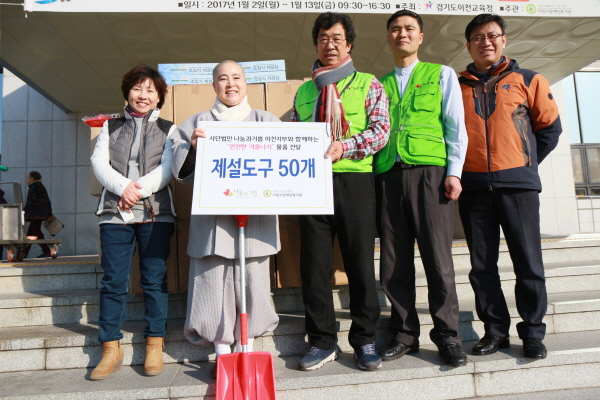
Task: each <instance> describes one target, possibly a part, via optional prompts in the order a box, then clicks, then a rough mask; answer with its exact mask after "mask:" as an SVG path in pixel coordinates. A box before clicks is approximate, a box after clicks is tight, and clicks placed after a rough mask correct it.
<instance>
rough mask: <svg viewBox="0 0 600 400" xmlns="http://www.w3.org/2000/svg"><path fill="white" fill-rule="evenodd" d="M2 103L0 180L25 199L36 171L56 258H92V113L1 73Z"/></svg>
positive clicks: (562, 220) (549, 177) (566, 151)
mask: <svg viewBox="0 0 600 400" xmlns="http://www.w3.org/2000/svg"><path fill="white" fill-rule="evenodd" d="M552 91H553V93H554V95H555V98H556V99H557V102H558V105H559V109H560V112H561V118H562V119H563V129H565V132H564V134H563V135H561V140H560V143H559V145H558V147H557V149H556V150H555V151H554V152H552V153H551V154H550V156H549V157H548V158H547V159H546V160H545V161H544V162H543V163H542V165H541V166H540V175H541V178H542V185H543V191H542V193H541V195H540V198H541V229H542V234H545V235H568V234H572V233H576V232H578V231H579V220H578V212H577V203H576V198H575V185H574V182H573V170H572V164H571V150H570V144H569V138H568V132H566V130H567V124H566V118H567V117H566V111H565V104H564V100H563V96H562V85H561V84H560V83H558V84H556V85H553V86H552ZM2 103H3V113H2V119H3V123H2V142H1V143H2V147H1V154H2V164H3V165H6V166H8V167H9V170H8V171H6V172H0V181H2V182H6V181H20V182H21V184H22V188H23V195H26V192H27V187H26V186H25V178H26V175H27V172H28V171H31V170H37V171H39V172H40V173H41V174H42V177H43V178H42V181H43V183H44V185H45V186H46V188H47V189H48V192H49V194H50V199H51V200H52V207H53V211H54V214H55V215H56V216H57V217H58V218H59V219H60V220H61V221H62V222H63V223H64V224H65V229H63V230H62V231H61V232H60V233H59V234H58V235H57V236H56V237H57V238H60V239H62V240H63V244H62V246H61V248H60V255H61V256H67V255H85V254H97V252H98V250H97V249H98V247H97V246H98V229H97V223H98V220H97V217H96V216H95V215H94V211H95V209H96V206H97V198H95V197H93V196H90V194H89V193H90V188H89V176H90V160H89V158H90V134H89V128H88V126H87V125H85V124H84V123H83V122H81V118H82V117H83V116H84V115H94V114H97V112H94V111H90V112H88V113H79V114H66V113H64V112H63V111H62V110H60V109H59V108H58V107H56V106H55V105H54V104H52V103H51V102H50V101H49V100H47V99H46V98H44V97H43V96H42V95H40V94H39V93H38V92H36V91H35V90H34V89H32V88H31V87H29V86H28V85H26V84H25V83H24V82H23V81H21V80H20V79H19V78H17V77H16V76H14V75H13V74H11V73H10V72H9V71H8V70H6V69H5V70H4V85H3V93H2ZM114 111H115V112H118V111H120V110H114ZM5 191H6V190H5ZM37 250H38V249H35V248H33V249H32V251H31V254H30V255H31V256H35V255H36V254H37V253H36V252H37Z"/></svg>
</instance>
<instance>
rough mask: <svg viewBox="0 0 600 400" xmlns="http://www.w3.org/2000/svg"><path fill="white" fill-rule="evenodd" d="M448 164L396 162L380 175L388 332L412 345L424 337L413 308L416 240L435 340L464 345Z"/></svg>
mask: <svg viewBox="0 0 600 400" xmlns="http://www.w3.org/2000/svg"><path fill="white" fill-rule="evenodd" d="M445 178H446V168H444V167H438V166H432V165H428V166H408V165H407V164H401V163H399V162H397V163H396V164H395V165H394V167H392V169H390V170H389V171H387V172H385V173H383V174H380V175H377V197H378V202H377V204H378V210H377V213H378V221H379V237H380V239H381V271H380V278H381V286H382V288H383V291H384V292H385V294H386V295H387V297H388V299H389V300H390V302H391V303H392V314H391V318H390V330H391V331H392V333H394V334H395V335H396V339H397V340H400V341H401V342H402V343H404V344H407V345H412V344H414V343H415V342H416V341H417V340H418V338H419V335H420V324H419V317H418V315H417V310H416V307H415V299H416V288H415V261H414V257H415V239H416V241H417V244H418V245H419V253H420V254H421V259H422V260H423V266H424V269H425V275H426V278H427V286H428V299H429V312H430V314H431V317H432V319H433V329H432V330H431V332H430V333H429V336H430V338H431V340H432V341H433V342H434V343H435V344H436V345H437V346H438V347H440V346H441V345H443V344H444V343H461V342H462V336H461V335H460V334H459V333H458V297H457V294H456V284H455V280H454V264H453V262H452V236H453V233H454V209H453V202H452V201H450V200H448V199H447V198H446V196H445V195H444V193H445V190H444V181H445Z"/></svg>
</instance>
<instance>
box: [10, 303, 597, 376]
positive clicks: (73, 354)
mask: <svg viewBox="0 0 600 400" xmlns="http://www.w3.org/2000/svg"><path fill="white" fill-rule="evenodd" d="M507 301H508V304H509V310H510V312H511V316H512V317H513V323H512V326H511V332H510V334H511V336H512V337H513V338H514V339H513V343H515V344H516V343H520V341H519V340H518V339H517V333H516V328H515V326H516V323H517V322H518V321H519V320H520V319H519V317H518V313H517V310H516V307H515V305H514V299H512V298H508V299H507ZM460 307H461V312H460V324H459V329H460V332H461V334H462V335H463V338H464V340H465V341H473V340H478V339H479V338H480V337H481V336H482V335H483V334H484V328H483V324H482V323H481V322H480V321H479V320H477V317H476V314H475V311H474V304H473V302H472V301H471V302H470V301H464V302H461V304H460ZM417 309H418V312H419V319H420V321H421V332H422V333H421V336H420V342H421V344H424V345H427V344H431V340H430V339H429V330H431V329H432V328H433V322H432V320H431V316H430V315H429V312H428V308H427V304H418V306H417ZM336 316H337V319H338V325H339V327H338V330H339V335H338V340H339V342H338V344H339V346H340V348H341V349H342V350H343V351H351V350H352V349H351V346H350V344H349V343H348V338H347V336H348V331H349V330H350V325H351V319H350V312H349V311H348V310H344V309H340V310H337V312H336ZM389 316H390V310H389V308H384V309H383V310H382V314H381V318H380V320H379V324H378V331H377V338H376V344H377V346H378V347H383V346H384V345H386V344H387V343H388V342H389V340H390V334H389V332H388V330H387V326H388V324H389ZM183 322H184V321H183V320H182V319H170V320H169V324H168V334H167V337H166V348H165V353H164V361H165V363H176V362H188V361H207V360H211V359H214V352H213V349H212V347H202V346H196V345H192V344H191V343H189V342H188V341H187V339H186V338H185V337H184V335H183ZM545 323H546V324H547V333H548V334H549V335H550V334H554V333H566V332H575V331H585V330H599V331H600V291H588V292H576V293H559V294H553V295H550V296H549V305H548V313H547V315H546V318H545ZM144 327H145V322H143V321H129V322H126V323H124V325H123V334H124V338H123V340H122V341H121V343H122V345H123V347H124V349H125V361H124V364H125V365H140V364H143V361H144V352H145V348H144V346H145V339H144V337H143V334H142V331H143V329H144ZM97 335H98V328H97V325H96V324H72V325H56V326H54V325H46V326H29V327H10V328H1V329H0V372H12V371H25V370H38V369H66V368H83V367H93V366H95V365H97V363H98V362H99V361H100V358H101V356H102V348H101V346H100V343H99V342H98V340H97ZM306 349H307V345H306V337H305V330H304V315H303V314H302V313H288V314H280V323H279V326H278V327H277V328H276V329H275V331H274V332H272V333H267V334H265V335H263V336H262V337H259V338H256V340H255V350H256V351H269V352H271V353H273V354H274V355H277V356H289V355H299V354H303V353H304V352H305V351H306Z"/></svg>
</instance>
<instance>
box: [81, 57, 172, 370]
mask: <svg viewBox="0 0 600 400" xmlns="http://www.w3.org/2000/svg"><path fill="white" fill-rule="evenodd" d="M121 90H122V92H123V97H124V98H125V100H127V103H128V104H127V106H126V107H125V112H124V114H125V116H124V117H122V118H116V119H110V120H108V121H106V122H105V123H104V126H103V127H102V130H101V131H100V135H99V136H98V141H97V142H96V147H95V148H94V153H93V154H92V158H91V163H92V168H93V169H94V174H95V175H96V178H97V179H98V181H99V182H100V183H101V184H102V186H104V189H103V190H102V195H101V197H100V202H99V205H98V211H97V212H96V214H97V215H99V216H100V243H101V246H102V259H101V264H102V269H103V270H104V278H103V279H102V281H101V283H102V286H103V287H102V289H101V291H100V318H99V326H100V334H99V340H100V342H102V346H103V354H102V360H101V361H100V363H99V364H98V366H97V367H96V368H95V369H94V370H93V371H92V374H91V376H90V378H91V379H93V380H100V379H104V378H106V377H108V376H109V375H110V374H111V373H112V372H113V371H116V370H118V369H120V367H121V365H122V363H123V350H122V348H121V344H120V339H122V338H123V334H122V333H121V324H122V323H123V320H124V319H125V317H126V314H127V313H126V307H127V297H128V292H129V280H130V275H131V260H132V257H133V254H134V253H135V251H136V243H137V251H138V255H139V260H140V273H141V279H140V286H141V287H142V289H143V290H144V307H145V319H146V322H147V323H148V326H147V327H146V329H144V334H145V336H146V340H147V342H146V360H145V363H144V373H145V374H146V375H158V374H160V373H161V372H162V368H163V358H162V349H163V346H164V337H165V335H166V327H167V303H168V292H167V267H166V260H167V258H168V257H169V251H170V240H171V236H173V230H174V222H175V216H176V215H175V211H174V206H173V201H172V196H171V190H170V188H169V186H168V183H169V180H170V179H171V175H170V172H171V145H172V143H171V140H170V139H169V136H170V135H171V133H172V132H173V131H174V130H175V125H174V124H173V123H172V122H170V121H166V120H164V119H162V118H159V117H158V115H159V112H160V108H161V107H162V105H163V103H164V99H165V95H166V94H167V85H166V83H165V81H164V79H163V77H162V76H161V75H160V73H158V72H157V71H155V70H153V69H152V68H150V67H147V66H139V67H136V68H134V69H132V70H131V71H129V72H128V73H126V74H125V76H123V81H122V84H121Z"/></svg>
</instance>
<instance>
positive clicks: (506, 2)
mask: <svg viewBox="0 0 600 400" xmlns="http://www.w3.org/2000/svg"><path fill="white" fill-rule="evenodd" d="M28 3H29V2H28ZM32 9H33V11H34V12H35V11H56V12H135V13H139V12H302V13H306V12H310V13H320V12H325V11H335V12H343V13H352V14H360V13H362V14H392V13H394V12H396V11H398V10H401V9H407V10H412V11H415V12H417V13H419V14H424V15H425V14H438V15H477V14H481V13H495V14H500V15H504V16H509V15H512V16H532V17H598V16H600V0H585V1H584V0H578V1H574V0H463V1H461V0H454V1H452V0H446V1H444V0H442V1H434V0H431V1H427V0H420V1H366V0H362V1H335V0H331V1H301V0H297V1H296V0H223V1H221V0H215V1H210V0H204V1H180V0H39V1H34V2H33V5H32Z"/></svg>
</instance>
